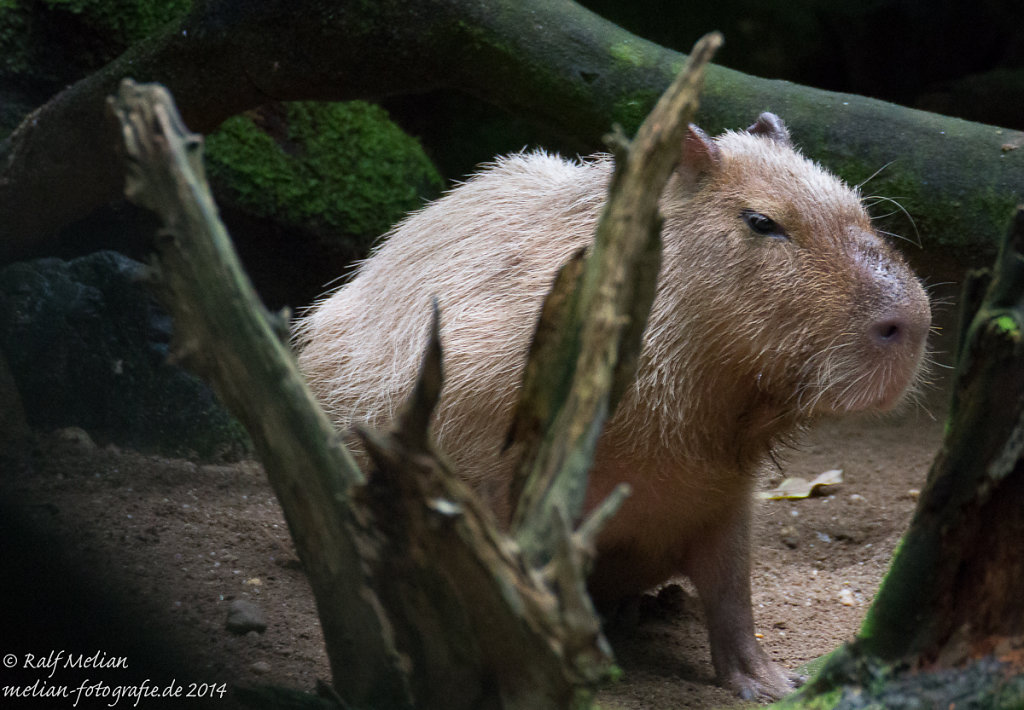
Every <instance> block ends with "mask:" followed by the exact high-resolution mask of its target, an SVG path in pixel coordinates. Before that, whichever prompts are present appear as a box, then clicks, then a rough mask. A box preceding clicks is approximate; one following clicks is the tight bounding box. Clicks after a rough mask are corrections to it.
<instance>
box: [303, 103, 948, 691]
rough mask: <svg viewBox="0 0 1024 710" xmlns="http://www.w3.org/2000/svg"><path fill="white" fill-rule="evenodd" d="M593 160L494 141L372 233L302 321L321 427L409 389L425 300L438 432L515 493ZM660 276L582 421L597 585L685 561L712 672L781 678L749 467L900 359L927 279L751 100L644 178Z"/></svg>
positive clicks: (898, 391)
mask: <svg viewBox="0 0 1024 710" xmlns="http://www.w3.org/2000/svg"><path fill="white" fill-rule="evenodd" d="M611 168H612V166H611V162H610V160H609V159H608V158H607V157H597V158H595V159H593V160H588V161H582V162H569V161H565V160H563V159H561V158H558V157H555V156H551V155H546V154H543V153H533V154H523V155H515V156H512V157H508V158H503V159H500V160H498V161H497V162H496V163H494V164H493V165H491V166H489V167H487V168H486V169H485V170H483V171H482V172H481V173H479V174H478V175H476V176H474V177H473V178H471V179H470V180H469V181H467V182H466V183H465V184H462V185H460V186H458V187H457V188H455V189H454V190H453V191H452V192H451V193H449V194H448V195H447V196H445V197H443V198H442V199H440V200H438V201H436V202H434V203H432V204H430V205H428V206H427V207H426V208H425V209H423V210H421V211H420V212H418V213H415V214H413V215H411V216H410V217H408V218H407V219H406V220H405V221H403V222H401V223H400V224H399V225H398V226H397V227H395V228H394V229H393V230H392V232H391V233H390V234H389V235H387V237H386V239H385V241H383V243H382V244H381V245H380V247H379V248H378V249H377V250H376V251H375V252H374V253H373V254H372V255H371V256H370V258H369V259H367V260H366V262H364V263H363V264H362V265H361V267H360V268H359V270H358V272H357V274H356V275H355V277H354V278H353V279H352V280H351V282H350V283H348V284H347V285H345V286H344V287H342V288H341V289H340V290H338V291H337V292H336V293H334V294H333V295H332V296H331V297H329V298H327V299H326V300H325V301H323V302H322V303H320V304H319V305H318V306H317V307H316V308H315V309H313V310H312V311H311V312H310V313H309V314H308V315H307V316H306V317H305V318H304V319H303V320H302V321H301V322H300V323H299V326H298V329H297V346H298V349H299V363H300V366H301V368H302V370H303V372H304V373H305V374H306V376H307V378H308V379H309V382H310V385H311V387H312V388H313V391H314V392H315V393H316V395H317V396H318V398H319V399H320V401H321V402H322V403H323V405H324V406H325V408H326V409H327V411H328V413H329V414H330V415H331V416H332V417H333V419H334V420H335V421H336V422H337V424H338V425H339V427H342V428H345V427H348V426H349V425H350V424H352V423H355V422H364V423H365V422H368V423H371V424H377V425H382V424H385V423H387V422H388V421H389V420H390V419H391V418H392V416H393V414H394V413H395V409H396V407H397V406H398V405H399V404H401V403H402V401H403V400H404V398H405V397H406V395H407V394H408V393H409V392H410V390H411V388H412V385H413V382H414V380H415V376H416V372H417V369H418V366H419V361H420V357H421V354H422V351H423V348H424V345H425V342H426V333H427V326H428V323H429V320H430V313H431V301H432V298H434V297H436V298H437V301H438V303H439V305H440V308H441V316H442V317H441V341H442V345H443V348H444V365H445V385H444V389H443V392H442V397H441V403H440V405H439V408H438V411H437V415H436V424H435V428H434V433H435V436H436V438H437V440H438V441H439V443H440V445H441V447H442V448H443V449H444V450H445V451H446V452H447V453H448V455H449V456H450V458H451V459H452V461H453V463H454V464H455V467H456V470H457V471H458V472H459V474H460V475H461V476H463V477H465V478H466V479H467V480H468V481H469V482H470V483H471V484H472V485H473V486H474V487H475V489H476V490H477V492H478V493H480V494H481V495H482V496H483V497H484V498H485V499H486V500H487V501H488V502H489V503H490V504H491V505H492V506H493V507H494V509H495V511H496V512H497V513H498V515H499V517H502V518H504V517H506V516H507V514H508V512H509V501H508V486H509V481H510V478H511V475H512V467H513V464H514V460H515V456H514V455H502V447H503V444H504V441H505V435H506V433H507V430H508V427H509V424H510V417H511V413H512V409H513V407H514V404H515V401H516V397H517V390H518V388H519V385H520V381H521V377H522V369H523V365H524V363H525V359H526V353H527V350H528V348H529V342H530V338H531V336H532V333H533V329H534V327H535V324H536V320H537V317H538V314H539V311H540V307H541V303H542V301H543V298H544V296H545V294H546V293H547V291H548V289H549V288H550V286H551V283H552V281H553V278H554V275H555V273H556V271H557V270H558V268H559V266H561V264H563V263H564V262H565V261H566V260H567V259H568V258H569V257H570V256H571V255H572V253H573V252H575V251H576V250H577V249H578V248H580V247H582V246H584V245H587V244H589V243H590V242H591V241H592V239H593V235H594V231H595V227H596V224H597V219H598V217H599V214H600V210H601V208H602V206H603V204H604V201H605V197H606V190H607V184H608V180H609V177H610V174H611ZM661 209H662V213H663V215H664V218H665V222H664V227H663V230H662V238H663V257H662V267H661V272H660V275H659V280H658V291H657V296H656V298H655V301H654V305H653V307H652V310H651V315H650V319H649V322H648V325H647V329H646V331H645V335H644V350H643V352H642V354H641V362H640V366H639V368H638V373H637V378H636V384H635V386H634V387H633V388H632V389H631V390H630V391H629V392H628V393H627V394H626V395H625V396H624V397H623V400H622V402H621V403H620V405H619V408H618V410H617V411H616V413H615V414H614V416H613V418H612V419H611V420H610V421H609V423H608V426H607V427H606V429H605V433H604V434H603V435H602V438H601V440H600V442H599V445H598V451H597V454H596V458H595V462H594V467H593V469H592V471H591V474H590V485H589V488H588V502H587V504H588V505H594V504H595V503H597V502H598V501H600V500H601V499H602V498H603V497H604V496H605V495H607V493H608V492H610V490H611V489H612V488H613V487H614V486H615V485H616V484H617V483H618V482H620V481H627V482H629V483H630V484H631V486H632V488H633V495H632V496H631V498H630V499H629V500H628V501H627V502H626V504H625V505H624V506H623V508H622V509H621V511H620V513H619V514H618V515H617V516H616V517H615V518H614V519H613V521H612V522H611V524H610V525H609V526H608V528H607V529H606V530H605V531H604V533H602V536H601V538H600V540H599V557H598V562H597V566H596V569H595V572H594V575H593V577H592V580H591V590H592V592H593V593H594V594H595V596H597V597H598V598H599V599H600V598H604V599H609V600H611V599H616V598H620V597H622V596H626V595H629V594H634V593H638V592H640V591H643V590H644V589H646V588H649V587H651V586H654V585H656V584H658V583H660V582H662V581H665V580H666V579H668V578H669V577H671V576H673V575H676V574H686V575H688V576H690V578H691V579H692V580H693V582H694V584H695V585H696V587H697V589H698V592H699V594H700V596H701V599H702V600H703V602H704V604H705V610H706V613H707V621H708V627H709V633H710V637H711V646H712V656H713V660H714V662H715V668H716V670H717V672H718V674H719V676H720V678H721V680H722V682H723V683H725V684H727V685H729V686H731V687H733V688H734V689H736V690H737V691H739V692H740V694H741V695H744V696H747V697H777V696H778V695H780V694H781V693H783V692H784V691H785V690H786V689H787V688H788V687H789V679H788V678H787V677H786V676H785V674H784V673H782V672H781V671H780V670H779V669H778V668H776V667H775V666H774V665H773V664H772V663H771V662H770V661H769V660H768V658H767V656H766V655H765V654H764V652H763V651H762V650H761V649H760V647H759V646H758V645H757V643H756V641H755V640H754V638H753V620H752V616H751V611H750V586H749V584H750V583H749V560H748V547H749V541H748V536H749V532H748V522H749V501H750V498H751V495H750V494H751V490H752V487H753V482H754V478H755V475H756V470H757V468H758V466H759V464H760V463H761V462H762V461H763V460H764V459H765V457H766V456H767V455H768V454H769V452H770V450H771V448H772V446H773V445H775V444H776V443H777V442H778V441H779V440H780V439H781V438H784V437H785V436H786V435H788V434H791V433H792V432H793V431H794V430H795V429H796V428H798V427H799V426H800V425H802V424H804V423H806V422H808V421H810V420H811V419H813V418H814V417H815V416H817V415H819V414H828V413H837V412H844V411H855V410H871V409H888V408H891V407H892V406H894V405H895V404H896V403H897V402H898V401H899V400H900V399H901V398H902V397H903V395H904V393H905V391H906V390H907V389H908V388H910V387H911V386H912V385H913V383H914V382H915V380H916V377H917V373H918V369H919V365H920V362H921V359H922V356H923V352H924V347H925V340H926V336H927V332H928V328H929V325H930V318H931V316H930V310H929V306H928V300H927V297H926V296H925V293H924V291H923V289H922V288H921V286H920V284H919V282H918V281H917V279H916V278H915V277H914V276H913V274H912V273H911V272H910V271H909V269H908V268H907V267H906V265H905V264H904V262H903V261H902V259H901V258H900V257H899V255H898V254H897V253H896V252H895V251H893V250H892V249H891V248H890V247H889V246H888V245H887V244H886V243H885V241H884V240H882V239H881V238H880V237H879V236H878V235H877V233H876V232H875V231H874V229H873V228H872V226H871V222H870V219H869V217H868V215H867V214H866V212H865V211H864V209H863V206H862V205H861V202H860V199H859V196H858V195H857V193H856V192H855V191H853V190H851V189H850V188H849V187H847V186H846V185H845V184H843V183H842V182H841V181H840V180H838V179H837V178H835V177H834V176H832V175H831V174H829V173H827V172H826V171H825V170H823V169H822V168H821V167H820V166H818V165H816V164H814V163H812V162H811V161H809V160H807V159H805V158H803V157H802V156H800V155H799V154H798V153H797V152H796V151H795V150H794V149H793V147H792V145H791V144H790V141H789V135H788V132H787V131H786V129H785V127H784V126H783V125H782V123H781V121H780V120H779V119H778V118H777V117H775V116H773V115H771V114H763V115H762V116H761V117H760V118H759V119H758V121H757V123H755V124H754V125H753V126H751V128H750V129H748V130H747V131H745V132H727V133H725V134H723V135H721V136H719V137H717V138H716V139H710V138H708V137H707V136H705V135H704V134H703V133H702V132H701V131H700V130H699V129H696V128H691V131H690V135H689V137H688V138H687V141H686V143H685V145H684V159H683V162H682V163H681V164H680V166H679V169H678V170H677V172H676V175H674V176H673V178H672V180H670V182H669V185H668V187H667V188H666V191H665V193H664V195H663V196H662V200H661Z"/></svg>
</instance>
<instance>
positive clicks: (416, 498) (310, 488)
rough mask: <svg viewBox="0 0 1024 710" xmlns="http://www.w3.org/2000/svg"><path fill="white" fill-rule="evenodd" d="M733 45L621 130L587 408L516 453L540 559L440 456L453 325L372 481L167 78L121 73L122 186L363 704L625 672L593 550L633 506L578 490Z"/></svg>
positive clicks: (582, 691) (433, 703)
mask: <svg viewBox="0 0 1024 710" xmlns="http://www.w3.org/2000/svg"><path fill="white" fill-rule="evenodd" d="M719 42H720V38H717V37H712V38H710V39H706V40H704V41H702V43H701V44H699V45H698V48H697V50H696V51H695V52H694V55H693V58H692V59H691V60H690V61H689V62H687V65H686V67H685V68H684V70H683V72H682V73H681V75H680V77H679V79H678V81H677V82H675V83H674V85H673V86H672V88H671V90H670V91H669V92H667V94H666V98H665V99H664V100H663V101H662V102H661V103H659V105H658V107H657V109H656V110H655V111H654V112H653V114H652V116H651V117H650V119H648V121H647V122H646V123H645V124H644V126H643V127H642V128H641V131H640V134H639V136H638V138H637V140H636V141H635V142H634V143H633V144H632V145H629V144H627V143H626V142H625V141H624V139H621V138H620V139H619V150H618V155H619V161H620V165H619V167H618V169H617V171H616V174H615V177H614V179H613V181H612V190H611V194H610V197H609V204H610V207H609V209H608V211H607V212H606V214H605V215H604V216H603V218H602V220H601V224H600V226H599V228H598V234H599V237H598V240H597V245H596V246H595V249H594V254H593V255H592V256H591V257H590V258H589V260H588V264H587V267H586V268H585V269H584V270H583V271H582V273H581V274H580V278H579V279H578V283H579V286H578V290H579V294H578V295H573V296H570V297H569V298H568V301H569V302H572V303H578V304H580V308H578V309H577V310H576V311H574V312H569V313H567V314H566V318H567V321H566V322H567V323H569V324H570V325H569V327H568V328H567V329H568V330H569V331H572V332H574V333H579V337H578V338H573V339H572V342H573V343H574V344H573V345H572V346H571V347H572V348H573V352H572V353H571V357H570V358H569V360H568V361H569V362H571V366H569V368H568V369H569V372H570V375H572V374H573V373H575V376H573V377H571V380H570V381H571V384H570V386H569V387H568V389H567V390H566V391H565V393H564V401H565V402H566V403H568V404H565V405H563V404H562V403H559V402H556V403H554V409H555V410H557V411H565V412H568V413H569V415H568V416H565V417H559V416H557V415H555V416H553V417H550V418H549V419H547V420H544V421H541V422H540V423H539V425H538V427H537V429H536V434H537V435H536V436H533V437H532V438H531V439H530V440H529V441H524V442H520V443H521V445H522V446H523V447H524V448H525V449H526V451H527V452H528V453H526V454H524V456H525V457H526V458H527V459H528V460H531V461H537V462H541V464H545V462H549V461H553V462H554V463H553V465H550V466H548V465H541V466H540V467H539V468H540V469H541V473H542V474H544V475H537V474H531V477H528V478H527V479H526V481H525V483H524V486H523V488H524V490H525V491H527V492H533V491H540V493H539V494H538V495H536V496H534V497H531V496H529V495H524V500H530V501H537V503H536V504H531V505H525V506H523V510H524V512H523V513H522V514H521V515H519V517H518V519H517V524H518V527H517V533H523V532H524V531H536V533H535V534H532V535H522V536H521V537H522V539H524V540H525V541H526V543H525V544H524V545H522V546H520V545H518V544H516V542H515V541H514V540H513V539H512V538H511V537H510V536H508V535H507V534H505V533H503V532H501V531H500V530H499V528H498V524H497V522H496V520H495V519H494V517H493V515H492V514H491V513H490V511H489V510H487V509H485V508H484V507H483V506H482V504H481V503H479V502H478V501H477V499H476V497H475V496H474V495H473V494H472V493H471V491H469V489H468V488H466V486H464V485H463V484H462V483H460V482H459V480H458V479H457V478H456V477H455V475H454V474H453V473H452V472H451V471H450V470H449V468H448V466H447V465H446V464H445V462H444V457H443V456H442V455H440V454H439V453H438V452H436V451H435V450H434V448H433V446H432V443H431V439H430V437H429V434H428V425H429V422H430V417H431V412H432V411H433V408H434V406H435V405H436V403H437V400H438V397H439V395H440V390H441V386H442V367H441V361H442V354H441V349H440V342H439V338H438V333H437V323H438V318H437V316H436V314H435V319H434V327H433V329H432V337H431V341H430V342H429V343H428V344H427V350H426V355H425V357H424V363H423V367H422V372H421V375H420V378H419V380H418V383H417V386H416V387H415V390H414V392H413V394H412V396H411V398H410V401H409V402H408V403H407V404H406V405H405V407H404V408H403V411H402V414H401V415H400V417H399V419H398V421H397V425H396V426H395V427H394V428H393V429H392V430H391V431H390V432H388V433H386V434H379V433H375V432H373V431H368V430H360V431H359V434H360V436H361V438H362V440H363V443H364V446H365V449H366V451H367V453H368V455H369V457H370V459H371V461H372V463H373V465H374V469H373V471H372V474H371V476H370V479H369V482H367V481H366V480H364V478H363V475H362V473H361V472H360V471H359V469H358V467H357V466H356V465H355V463H354V462H353V460H352V458H351V456H350V455H349V453H348V451H347V449H345V447H344V446H343V445H342V444H341V443H340V440H339V437H338V435H337V433H336V432H334V431H333V429H332V427H331V425H330V423H329V422H328V420H327V419H326V417H325V415H324V414H323V412H322V411H321V410H320V408H319V407H318V406H317V404H316V403H315V401H314V400H313V398H312V397H311V395H310V393H309V391H308V390H307V388H306V387H305V385H304V383H303V381H302V379H301V377H300V376H299V374H298V372H297V371H296V368H295V364H294V360H293V359H292V357H291V355H290V353H289V352H288V351H287V348H286V347H285V346H284V345H283V344H282V342H281V339H280V337H279V335H280V333H279V331H282V330H284V331H286V330H287V329H286V328H282V327H281V326H282V323H281V319H280V317H279V316H275V315H272V314H269V313H267V312H266V311H265V310H264V309H263V307H262V306H261V305H260V303H259V301H258V299H257V297H256V295H255V294H254V292H253V290H252V288H251V286H250V284H249V283H248V280H247V279H246V277H245V275H244V273H243V272H242V271H241V268H240V266H239V264H238V261H237V259H236V257H235V255H234V252H233V249H232V246H231V243H230V240H229V238H228V236H227V234H226V232H225V230H224V228H223V226H222V224H221V223H220V221H219V219H218V217H217V214H216V208H215V206H214V204H213V200H212V198H211V197H210V194H209V190H208V188H207V186H206V183H205V179H204V175H203V169H202V160H201V152H202V151H201V143H202V141H201V139H200V138H199V137H198V136H196V135H194V134H191V133H189V132H188V131H187V130H186V128H185V126H184V124H183V123H182V121H181V118H180V117H179V116H178V114H177V112H176V110H175V107H174V105H173V103H172V100H171V98H170V95H169V94H168V93H167V91H166V90H165V89H164V88H163V87H160V86H158V85H152V84H151V85H138V84H135V83H134V82H131V81H125V82H124V83H123V84H122V86H121V91H120V93H119V95H118V97H117V98H116V99H115V98H111V100H110V104H111V106H112V108H113V110H114V112H115V114H116V115H117V116H118V118H119V119H120V125H121V131H122V136H123V139H124V144H125V151H124V152H125V153H126V157H127V172H128V179H127V187H126V193H127V194H128V196H129V197H130V198H131V199H132V200H133V201H135V202H137V203H139V204H141V205H143V206H145V207H148V208H150V209H152V210H154V211H155V212H157V213H158V214H159V216H160V217H161V220H162V222H163V224H164V228H163V230H162V231H161V233H160V234H159V236H158V239H157V240H156V246H157V251H158V255H157V259H156V262H155V266H154V282H155V284H156V287H157V290H158V292H159V293H160V294H161V295H162V296H163V300H164V302H165V304H166V305H167V307H168V310H169V311H170V312H171V313H172V315H173V317H174V319H175V338H176V342H175V344H174V348H173V352H174V354H175V357H177V358H178V359H180V360H182V361H184V362H185V363H186V364H188V365H189V366H191V367H192V368H193V369H195V370H196V371H197V372H199V373H200V374H201V375H203V376H204V377H205V378H207V379H208V380H209V381H210V382H211V383H212V384H213V386H214V387H215V389H216V390H217V392H218V394H219V395H220V396H221V398H222V399H223V401H224V402H225V403H226V404H227V405H228V406H229V407H230V408H231V409H232V411H233V412H234V413H235V414H236V416H238V418H239V420H240V421H242V423H243V424H244V425H245V426H246V428H247V429H248V430H249V433H250V436H251V438H252V440H253V443H254V446H255V447H256V449H257V452H258V453H259V455H260V457H261V459H262V460H263V463H264V465H265V467H266V470H267V475H268V477H269V479H270V482H271V484H272V486H273V487H274V490H275V493H276V494H277V496H278V499H279V500H280V502H281V505H282V508H283V510H284V513H285V518H286V520H287V521H288V526H289V529H290V531H291V533H292V536H293V539H294V540H295V544H296V548H297V550H298V553H299V556H300V558H301V559H302V561H303V563H304V566H305V569H306V572H307V574H308V576H309V579H310V584H311V586H312V588H313V592H314V596H315V598H316V601H317V608H318V612H319V614H320V619H321V623H322V626H323V632H324V639H325V643H326V647H327V652H328V657H329V660H330V664H331V672H332V674H333V683H334V690H335V691H336V692H337V694H338V696H339V697H340V698H341V699H342V700H343V701H344V702H345V703H348V704H351V705H352V706H354V707H381V708H385V707H386V708H412V707H416V708H420V709H429V708H438V709H441V708H444V709H445V710H460V709H462V708H465V709H466V710H468V709H469V708H492V707H493V708H522V709H523V710H544V709H545V708H552V709H556V708H568V707H578V706H579V705H580V703H581V702H584V701H586V700H587V698H588V697H589V695H590V694H591V693H592V692H593V690H594V688H595V687H596V686H597V685H598V684H599V683H600V682H601V681H603V680H604V679H605V678H606V677H607V676H608V675H609V673H610V671H611V668H612V661H611V655H610V650H609V649H608V646H607V643H606V642H605V640H604V637H603V636H602V634H601V629H600V623H599V621H598V618H597V616H596V614H595V613H594V611H593V607H592V606H591V604H590V600H589V598H588V596H587V593H586V588H585V584H584V581H585V573H586V570H587V568H588V566H589V563H590V555H591V554H592V550H593V537H594V536H595V535H596V534H597V533H598V531H599V528H600V524H601V523H602V522H603V521H604V520H606V519H607V517H608V516H609V515H611V514H612V513H613V511H614V509H615V507H616V506H617V504H618V503H619V502H621V499H622V493H621V492H620V493H619V494H617V495H616V496H613V497H612V498H611V499H610V500H609V501H608V502H606V504H605V505H602V506H599V508H598V509H597V510H596V511H595V512H594V513H593V514H592V515H591V516H590V517H589V518H588V519H587V520H585V521H584V522H583V523H582V524H581V525H580V526H579V528H578V529H576V530H574V529H573V527H572V523H573V522H574V521H575V519H576V518H577V517H578V515H579V511H580V507H581V505H582V498H581V496H580V495H579V494H578V493H577V491H581V490H582V487H583V486H584V485H585V482H586V477H585V476H586V468H587V466H588V465H589V461H590V459H591V457H592V455H593V444H594V439H595V438H596V436H597V433H598V432H599V431H600V428H601V425H602V423H603V420H604V417H605V415H606V413H607V412H608V411H609V410H610V408H611V405H610V402H611V399H612V398H613V397H617V395H618V393H621V391H622V389H623V388H624V387H625V386H626V384H627V383H628V381H630V380H631V378H632V376H633V373H632V368H633V366H634V364H635V360H636V353H637V351H638V350H639V345H640V336H641V333H642V330H643V324H644V322H645V320H646V315H647V310H648V309H649V308H650V304H651V301H652V300H653V293H654V282H655V278H656V275H657V267H658V259H657V253H658V248H659V244H658V231H659V224H660V220H659V219H658V218H657V195H658V194H660V192H661V187H662V186H663V185H664V182H665V181H666V180H667V179H668V176H669V173H670V172H671V169H672V167H673V166H674V165H675V164H676V162H677V160H678V155H679V147H680V143H681V136H682V132H683V130H685V126H686V122H687V118H688V117H689V116H691V115H692V112H693V110H694V108H695V106H696V96H697V93H698V91H699V86H700V78H701V75H702V72H703V71H704V68H705V65H706V62H707V61H708V60H709V59H710V55H711V53H712V52H713V50H714V48H715V47H716V46H717V44H718V43H719ZM637 194H640V195H647V196H649V197H646V198H637V197H636V195H637ZM627 208H628V209H627ZM573 280H574V281H575V280H576V279H573ZM559 295H560V294H557V293H556V296H555V300H554V301H552V302H549V304H548V308H547V310H549V311H559V310H560V309H559V308H557V307H555V306H552V305H551V304H552V303H557V301H558V298H559ZM577 341H578V342H577ZM534 354H535V355H536V356H537V357H538V358H541V360H540V361H538V362H534V363H532V364H531V369H532V371H534V372H537V371H540V370H543V369H545V367H546V364H545V362H544V358H550V360H553V361H562V362H565V361H567V360H566V357H567V356H566V354H565V352H564V349H563V348H560V347H559V348H553V349H552V348H547V347H536V348H534ZM528 389H529V388H528ZM574 403H576V404H574ZM580 403H582V404H580ZM523 411H535V408H533V407H532V406H531V405H529V404H527V405H524V407H523ZM552 442H555V443H554V444H553V443H552ZM557 442H564V443H561V444H560V443H557ZM545 447H546V448H545ZM552 450H553V451H555V452H556V453H555V454H554V455H552V454H551V453H550V451H552ZM546 451H547V452H548V453H545V452H546ZM530 452H533V453H530ZM549 471H553V472H554V474H553V475H547V474H548V472H549ZM535 478H536V479H537V480H536V481H535V480H534V479H535ZM569 478H575V479H576V480H575V482H574V481H569V480H567V479H569ZM552 481H555V482H556V483H557V485H556V484H552ZM559 496H561V499H560V498H559ZM260 697H262V698H264V699H265V698H266V697H269V696H266V695H261V696H260Z"/></svg>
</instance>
